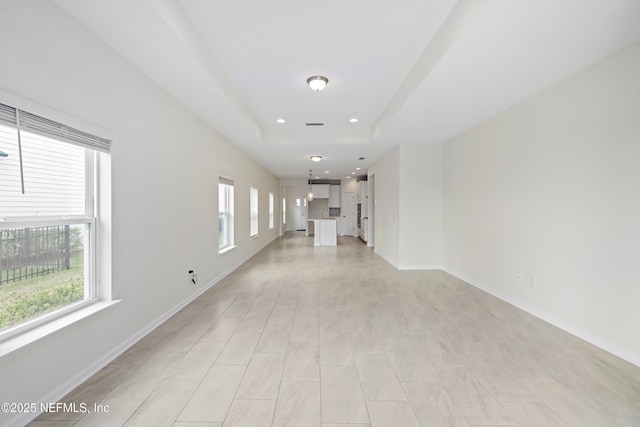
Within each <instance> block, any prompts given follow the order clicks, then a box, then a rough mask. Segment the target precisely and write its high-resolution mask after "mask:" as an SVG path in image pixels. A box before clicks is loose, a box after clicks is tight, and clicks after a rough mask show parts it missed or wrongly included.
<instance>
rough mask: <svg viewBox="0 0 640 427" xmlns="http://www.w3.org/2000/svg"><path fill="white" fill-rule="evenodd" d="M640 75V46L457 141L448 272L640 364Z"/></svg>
mask: <svg viewBox="0 0 640 427" xmlns="http://www.w3.org/2000/svg"><path fill="white" fill-rule="evenodd" d="M638 76H640V44H636V45H634V46H632V47H630V48H628V49H626V50H623V51H621V52H619V53H618V54H616V55H614V56H612V57H610V58H608V59H606V60H604V61H602V62H600V63H598V64H596V65H595V66H593V67H591V68H589V69H587V70H585V71H583V72H581V73H579V74H577V75H575V76H573V77H571V78H569V79H567V80H565V81H563V82H561V83H560V84H558V85H556V86H554V87H552V88H550V89H548V90H545V91H543V92H542V93H540V94H538V95H537V96H534V97H532V98H530V99H529V100H527V101H526V102H523V103H522V104H520V105H517V106H516V107H514V108H511V109H509V110H507V111H505V112H503V113H502V114H499V115H498V116H496V117H494V118H492V119H491V120H488V121H486V122H485V123H483V124H481V125H479V126H477V127H476V128H474V129H472V130H470V131H468V132H466V133H464V134H463V135H460V136H458V137H456V138H454V139H453V140H451V141H448V142H446V143H445V145H444V265H445V266H446V269H447V270H448V271H450V272H453V273H454V274H456V275H458V276H460V277H462V278H465V279H467V280H468V281H471V282H472V283H475V284H476V285H478V286H481V287H483V288H485V289H487V290H489V291H490V292H492V293H494V294H496V295H499V296H501V297H503V298H504V299H506V300H508V301H511V302H513V303H515V304H516V305H519V306H521V307H523V308H525V309H527V310H529V311H530V312H533V313H534V314H537V315H539V316H540V317H542V318H545V319H547V320H549V321H551V322H552V323H555V324H556V325H559V326H561V327H564V328H565V329H567V330H569V331H570V332H573V333H574V334H576V335H578V336H581V337H583V338H586V339H587V340H589V341H591V342H593V343H595V344H597V345H600V346H602V347H603V348H605V349H607V350H609V351H611V352H613V353H615V354H618V355H620V356H622V357H623V358H626V359H627V360H630V361H632V362H633V363H635V364H637V365H640V334H639V333H638V325H640V310H638V301H640V286H638V269H637V265H638V260H640V246H639V244H638V242H640V221H639V220H638V218H640V196H639V194H640V187H639V183H640V167H639V164H638V163H639V161H640V119H639V118H640V84H639V82H640V80H639V79H638ZM520 273H524V275H525V277H524V283H521V282H520V280H519V279H517V276H518V275H519V274H520ZM534 277H535V285H536V286H535V287H534V286H533V284H534Z"/></svg>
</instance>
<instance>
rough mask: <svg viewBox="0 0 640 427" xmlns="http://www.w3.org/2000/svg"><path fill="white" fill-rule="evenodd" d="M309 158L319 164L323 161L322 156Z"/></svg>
mask: <svg viewBox="0 0 640 427" xmlns="http://www.w3.org/2000/svg"><path fill="white" fill-rule="evenodd" d="M309 158H310V159H311V160H313V161H314V162H319V161H320V160H322V156H311V157H309Z"/></svg>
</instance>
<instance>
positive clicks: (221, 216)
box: [218, 177, 234, 252]
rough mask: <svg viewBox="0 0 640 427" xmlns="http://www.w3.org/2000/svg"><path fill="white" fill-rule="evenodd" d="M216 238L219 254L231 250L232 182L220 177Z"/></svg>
mask: <svg viewBox="0 0 640 427" xmlns="http://www.w3.org/2000/svg"><path fill="white" fill-rule="evenodd" d="M218 236H219V237H218V249H219V251H220V252H225V251H227V250H229V249H231V248H233V246H234V242H233V181H231V180H229V179H226V178H222V177H221V178H220V179H219V182H218Z"/></svg>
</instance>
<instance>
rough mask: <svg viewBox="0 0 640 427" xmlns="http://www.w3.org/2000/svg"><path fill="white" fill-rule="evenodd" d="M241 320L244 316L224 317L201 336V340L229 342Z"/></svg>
mask: <svg viewBox="0 0 640 427" xmlns="http://www.w3.org/2000/svg"><path fill="white" fill-rule="evenodd" d="M241 322H242V317H222V318H220V319H218V320H217V321H216V322H215V323H214V324H213V325H212V326H211V327H210V328H209V329H208V330H207V331H206V332H205V333H204V334H203V335H202V337H200V341H222V342H227V341H229V339H230V338H231V337H232V336H233V333H234V332H235V331H236V329H237V328H238V326H239V325H240V323H241Z"/></svg>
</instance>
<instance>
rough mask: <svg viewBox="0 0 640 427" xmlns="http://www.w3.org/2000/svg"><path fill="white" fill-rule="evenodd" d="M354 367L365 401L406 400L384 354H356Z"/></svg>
mask: <svg viewBox="0 0 640 427" xmlns="http://www.w3.org/2000/svg"><path fill="white" fill-rule="evenodd" d="M356 366H357V368H358V375H359V377H360V384H361V385H362V391H363V394H364V399H365V400H366V401H369V400H407V397H406V396H405V394H404V390H402V386H401V385H400V382H399V381H398V377H397V376H396V373H395V372H394V370H393V367H392V366H391V363H389V359H388V358H387V355H386V354H375V353H360V354H357V355H356Z"/></svg>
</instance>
